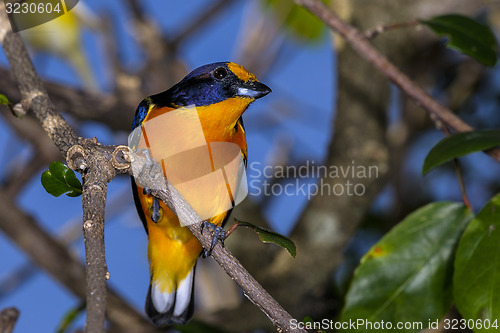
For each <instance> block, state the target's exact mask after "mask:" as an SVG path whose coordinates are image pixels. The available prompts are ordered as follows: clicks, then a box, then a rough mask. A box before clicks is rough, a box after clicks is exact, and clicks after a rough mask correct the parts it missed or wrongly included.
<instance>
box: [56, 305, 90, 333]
mask: <svg viewBox="0 0 500 333" xmlns="http://www.w3.org/2000/svg"><path fill="white" fill-rule="evenodd" d="M84 310H85V302H82V303H80V304H79V305H78V306H76V307H74V308H71V309H70V310H69V311H68V312H66V313H65V314H64V317H63V318H62V320H61V322H60V323H59V326H58V327H57V330H56V332H57V333H64V332H68V331H69V328H70V326H71V324H73V323H74V322H75V320H76V319H77V318H78V315H80V314H82V313H83V311H84Z"/></svg>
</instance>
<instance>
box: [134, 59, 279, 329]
mask: <svg viewBox="0 0 500 333" xmlns="http://www.w3.org/2000/svg"><path fill="white" fill-rule="evenodd" d="M270 92H271V89H270V88H269V87H268V86H266V85H265V84H263V83H260V82H259V81H258V80H257V79H256V77H255V75H253V74H252V73H250V72H248V71H247V70H246V69H245V68H243V67H242V66H240V65H238V64H236V63H233V62H218V63H213V64H209V65H205V66H202V67H199V68H197V69H195V70H193V71H192V72H191V73H189V74H188V75H187V76H186V77H185V78H184V79H183V80H182V81H180V82H179V83H177V84H176V85H174V86H173V87H172V88H170V89H168V90H166V91H164V92H161V93H158V94H156V95H152V96H149V97H147V98H145V99H144V100H143V101H142V102H141V103H140V104H139V106H138V108H137V111H136V114H135V118H134V122H133V125H132V131H133V133H134V131H135V132H138V131H137V130H138V129H139V130H140V131H139V132H138V133H140V138H141V140H142V141H141V142H142V144H143V145H144V146H145V147H147V148H150V147H157V148H155V149H156V151H153V152H152V156H151V157H152V158H153V159H155V160H156V161H157V162H158V163H159V164H161V165H162V167H163V169H162V170H163V173H164V174H165V176H166V177H167V179H168V180H169V182H172V178H173V176H172V174H171V173H170V172H167V171H166V170H167V167H168V164H169V162H168V161H169V160H165V159H164V160H162V159H161V156H160V155H162V154H163V155H164V154H167V151H168V152H170V153H171V152H172V151H173V152H179V151H180V152H181V153H182V149H180V147H181V146H186V147H189V146H193V144H192V142H191V141H194V140H196V139H195V138H197V137H199V133H195V131H196V126H188V125H182V124H181V125H177V123H176V125H172V123H168V122H171V121H173V120H171V119H173V118H172V117H168V116H169V115H172V114H174V113H178V114H179V117H180V118H181V119H185V120H186V122H187V120H192V119H199V124H201V132H202V136H204V140H206V142H207V144H208V145H207V146H205V147H215V146H214V145H213V144H215V143H232V144H234V145H233V146H235V147H239V150H238V154H240V155H241V156H240V157H241V158H242V160H243V161H244V167H246V161H247V143H246V138H245V128H244V126H243V119H242V114H243V112H244V111H245V110H246V109H247V108H248V106H249V105H250V103H252V102H253V101H255V100H256V99H258V98H261V97H263V96H265V95H267V94H268V93H270ZM169 119H170V120H169ZM152 120H154V121H156V124H155V127H154V126H150V128H156V131H155V130H153V129H151V130H149V131H145V128H146V127H147V126H148V124H147V123H148V122H150V121H152ZM162 132H169V133H162ZM166 134H170V135H171V136H170V138H171V139H165V135H166ZM155 141H156V142H155ZM133 148H137V147H133ZM181 153H179V154H181ZM179 154H177V155H179ZM177 155H176V156H177ZM210 156H211V157H210V159H209V160H210V163H211V165H212V168H214V158H213V157H212V155H210ZM172 161H173V162H172V163H174V164H175V160H172ZM177 161H178V159H177ZM188 161H189V160H188ZM194 164H197V161H196V160H195V161H194ZM199 164H203V162H201V160H200V162H199ZM215 164H217V163H216V162H215ZM181 167H183V165H181ZM186 168H187V169H186V170H191V169H189V167H188V166H186ZM193 170H195V169H193ZM189 172H191V171H189ZM228 177H229V176H227V175H226V178H228ZM229 178H230V177H229ZM200 179H201V178H200ZM132 186H133V192H134V199H135V203H136V207H137V210H138V213H139V216H140V217H141V219H142V222H143V224H144V228H145V229H146V232H147V233H148V238H149V246H148V257H149V262H150V275H151V279H150V285H149V290H148V294H147V298H146V306H145V310H146V313H147V314H148V316H149V317H150V318H151V320H152V322H153V323H154V324H155V325H157V326H164V325H171V324H185V323H186V322H187V321H188V320H189V319H190V318H191V317H192V315H193V309H194V304H193V296H194V293H193V288H194V271H195V266H196V261H197V259H198V257H199V256H200V254H202V252H203V249H202V246H201V244H200V242H199V241H198V240H197V239H196V238H195V237H194V235H193V234H192V233H191V232H190V231H189V229H188V228H187V227H185V226H183V224H182V223H181V222H180V221H179V218H178V217H177V216H176V215H175V214H174V213H173V212H172V211H171V210H170V209H169V208H168V207H167V206H166V205H165V204H164V203H163V202H162V201H159V200H158V199H157V198H155V197H153V196H152V195H151V194H150V193H151V191H150V190H149V189H148V188H143V187H141V185H140V182H138V181H137V179H136V180H135V181H134V179H132ZM174 186H175V185H174ZM224 187H225V186H224ZM176 189H177V187H176ZM199 191H202V190H201V188H200V189H199ZM203 191H205V192H210V191H206V190H203ZM213 192H214V193H203V194H202V197H203V198H204V199H203V200H204V201H205V202H204V203H205V206H218V205H220V202H221V201H220V193H215V192H217V191H215V190H214V191H213ZM231 199H232V200H233V204H234V198H233V197H231ZM231 207H232V206H231ZM195 209H196V208H195ZM229 212H230V211H229V210H228V211H222V212H221V213H218V214H217V215H212V216H211V217H210V218H207V219H206V221H205V222H209V223H210V225H212V226H213V225H215V226H217V227H219V228H221V227H223V225H224V223H225V221H226V220H227V218H228V216H229ZM198 213H199V212H198ZM199 215H200V216H201V214H199ZM219 230H220V229H219Z"/></svg>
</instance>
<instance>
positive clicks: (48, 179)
mask: <svg viewBox="0 0 500 333" xmlns="http://www.w3.org/2000/svg"><path fill="white" fill-rule="evenodd" d="M41 180H42V185H43V188H44V189H45V191H47V192H48V193H49V194H52V195H53V196H55V197H58V196H60V195H62V194H64V193H66V195H67V196H69V197H77V196H79V195H81V194H82V184H80V181H79V180H78V178H76V176H75V173H74V172H73V170H71V169H70V168H68V167H67V166H66V165H64V164H63V163H61V162H59V161H56V162H52V163H50V165H49V170H47V171H45V172H44V173H43V174H42V179H41Z"/></svg>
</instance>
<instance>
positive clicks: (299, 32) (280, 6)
mask: <svg viewBox="0 0 500 333" xmlns="http://www.w3.org/2000/svg"><path fill="white" fill-rule="evenodd" d="M322 1H323V3H327V0H322ZM262 4H263V6H262V7H263V8H264V10H267V11H270V12H272V13H273V14H274V16H275V18H276V20H277V22H278V24H283V26H284V28H285V29H286V30H288V31H289V32H290V33H291V34H292V36H294V37H296V38H298V39H299V40H301V41H306V42H317V41H319V40H321V37H322V35H323V31H324V24H323V22H321V20H320V19H318V18H317V17H316V16H314V15H312V14H311V13H309V12H308V11H307V10H306V9H305V8H303V7H302V6H298V5H296V4H294V3H293V1H290V0H262Z"/></svg>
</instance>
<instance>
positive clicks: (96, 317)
mask: <svg viewBox="0 0 500 333" xmlns="http://www.w3.org/2000/svg"><path fill="white" fill-rule="evenodd" d="M82 150H83V148H82ZM102 159H103V158H102V155H101V154H98V153H96V154H92V155H91V156H90V157H89V158H88V159H86V163H88V164H89V167H88V172H87V173H84V175H83V177H82V178H83V193H82V205H83V221H84V222H83V237H84V240H85V263H86V266H87V304H92V306H87V322H86V323H85V331H86V332H101V331H104V323H105V313H106V274H107V266H106V258H105V255H104V253H105V249H104V209H105V206H106V193H107V188H108V186H107V183H108V181H109V180H110V179H108V177H107V176H108V173H107V172H106V171H105V170H103V168H102V167H101V166H102V165H105V164H106V161H103V160H102Z"/></svg>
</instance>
